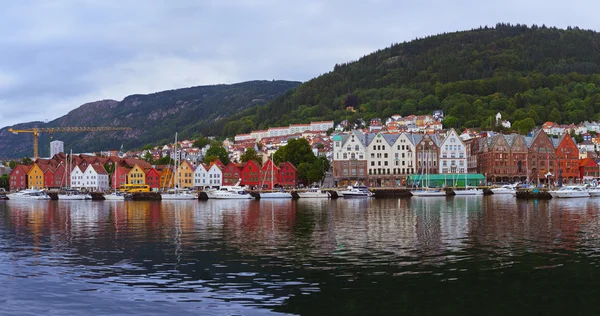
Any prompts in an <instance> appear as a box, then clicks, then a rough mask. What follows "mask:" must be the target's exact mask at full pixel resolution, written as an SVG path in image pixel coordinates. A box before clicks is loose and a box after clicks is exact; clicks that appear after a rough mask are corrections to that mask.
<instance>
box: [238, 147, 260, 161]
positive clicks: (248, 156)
mask: <svg viewBox="0 0 600 316" xmlns="http://www.w3.org/2000/svg"><path fill="white" fill-rule="evenodd" d="M240 159H241V160H242V162H248V161H250V160H254V161H256V162H258V164H262V157H261V156H260V155H259V154H258V152H256V150H254V148H247V149H246V151H245V152H244V153H243V154H242V156H241V157H240Z"/></svg>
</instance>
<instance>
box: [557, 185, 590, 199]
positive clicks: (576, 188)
mask: <svg viewBox="0 0 600 316" xmlns="http://www.w3.org/2000/svg"><path fill="white" fill-rule="evenodd" d="M548 193H550V195H551V196H552V197H553V198H554V197H555V198H578V197H579V198H580V197H590V193H589V192H588V191H587V189H586V188H585V186H582V185H568V186H564V187H562V188H560V189H559V190H551V191H548Z"/></svg>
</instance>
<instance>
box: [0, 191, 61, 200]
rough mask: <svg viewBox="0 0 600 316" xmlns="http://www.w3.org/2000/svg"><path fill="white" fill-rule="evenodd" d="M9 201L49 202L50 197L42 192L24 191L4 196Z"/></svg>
mask: <svg viewBox="0 0 600 316" xmlns="http://www.w3.org/2000/svg"><path fill="white" fill-rule="evenodd" d="M6 196H7V197H8V198H9V199H10V200H50V196H49V195H48V194H47V193H46V192H45V191H44V190H38V189H26V190H21V191H19V192H16V193H10V194H7V195H6Z"/></svg>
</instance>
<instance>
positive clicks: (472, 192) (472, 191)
mask: <svg viewBox="0 0 600 316" xmlns="http://www.w3.org/2000/svg"><path fill="white" fill-rule="evenodd" d="M454 194H455V195H483V190H481V189H478V188H475V187H469V184H468V183H467V174H466V173H465V189H464V190H454Z"/></svg>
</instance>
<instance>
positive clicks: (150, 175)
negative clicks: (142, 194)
mask: <svg viewBox="0 0 600 316" xmlns="http://www.w3.org/2000/svg"><path fill="white" fill-rule="evenodd" d="M144 172H145V173H146V184H147V185H149V186H150V189H159V188H160V172H158V170H156V169H154V168H150V169H146V170H144Z"/></svg>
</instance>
